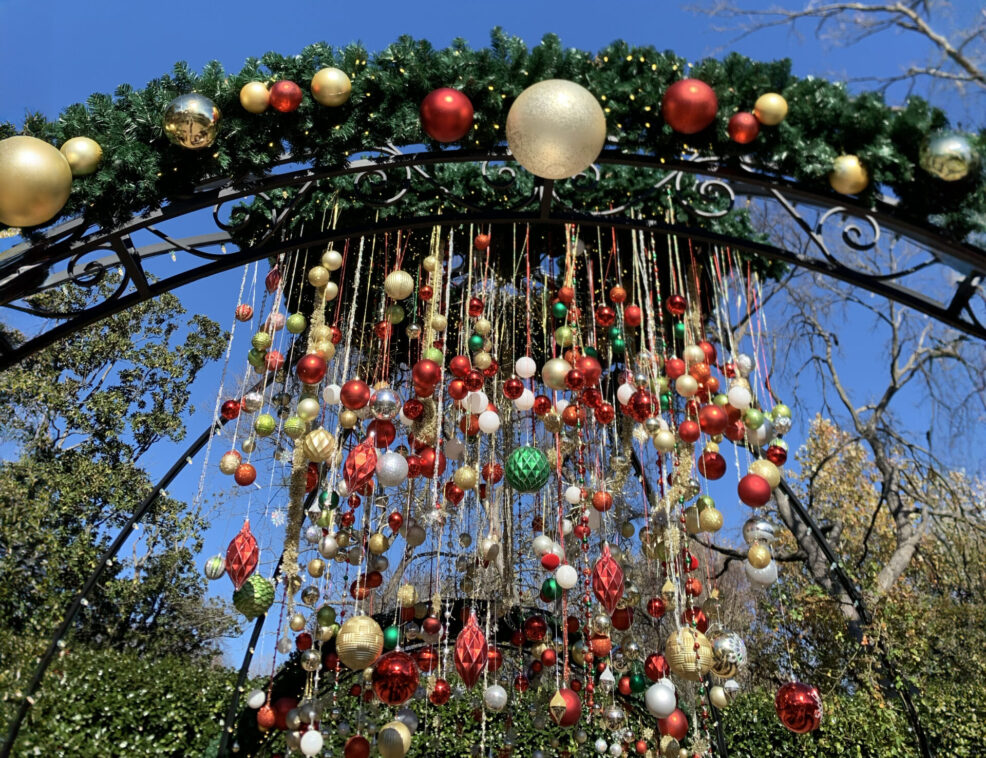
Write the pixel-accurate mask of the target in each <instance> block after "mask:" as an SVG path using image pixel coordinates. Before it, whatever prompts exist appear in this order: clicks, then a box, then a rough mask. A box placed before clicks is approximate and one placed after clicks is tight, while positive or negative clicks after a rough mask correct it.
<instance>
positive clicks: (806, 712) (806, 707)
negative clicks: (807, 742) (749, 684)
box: [774, 682, 822, 734]
mask: <svg viewBox="0 0 986 758" xmlns="http://www.w3.org/2000/svg"><path fill="white" fill-rule="evenodd" d="M774 710H776V711H777V717H778V718H779V719H780V720H781V723H782V724H783V725H784V726H786V727H787V728H788V729H790V730H791V731H792V732H794V733H795V734H806V733H807V732H811V731H814V730H815V729H818V727H819V725H820V724H821V723H822V696H821V695H820V694H819V693H818V690H817V689H815V688H814V687H812V686H811V685H810V684H802V683H801V682H788V683H787V684H785V685H783V686H782V687H781V688H780V689H779V690H777V697H775V698H774Z"/></svg>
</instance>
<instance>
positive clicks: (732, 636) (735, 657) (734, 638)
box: [712, 632, 747, 679]
mask: <svg viewBox="0 0 986 758" xmlns="http://www.w3.org/2000/svg"><path fill="white" fill-rule="evenodd" d="M746 661H747V657H746V643H745V642H743V638H742V637H740V636H739V635H738V634H736V633H735V632H726V633H724V634H720V635H718V636H717V637H715V638H714V639H713V640H712V673H713V674H715V675H716V676H718V677H720V678H722V679H732V678H733V677H735V676H736V675H737V674H738V673H739V672H740V670H741V669H742V668H743V667H744V666H745V665H746Z"/></svg>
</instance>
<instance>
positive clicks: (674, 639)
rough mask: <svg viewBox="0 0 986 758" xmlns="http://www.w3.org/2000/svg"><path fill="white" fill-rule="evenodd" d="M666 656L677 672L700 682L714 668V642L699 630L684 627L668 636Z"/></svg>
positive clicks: (669, 664) (681, 675) (665, 649)
mask: <svg viewBox="0 0 986 758" xmlns="http://www.w3.org/2000/svg"><path fill="white" fill-rule="evenodd" d="M696 644H697V645H698V649H697V650H696V649H695V646H696ZM664 657H665V658H666V659H667V661H668V666H670V667H671V671H673V672H674V673H675V674H677V675H678V676H680V677H682V678H683V679H690V680H691V681H693V682H698V681H701V679H702V677H703V676H705V675H706V674H707V673H708V672H709V671H710V670H711V669H712V663H713V657H712V644H711V643H710V642H709V640H708V638H707V637H706V636H705V635H704V634H702V633H701V632H699V631H698V630H694V629H688V628H682V629H679V630H678V631H677V632H675V633H673V634H672V635H671V636H670V637H668V641H667V644H666V645H665V646H664Z"/></svg>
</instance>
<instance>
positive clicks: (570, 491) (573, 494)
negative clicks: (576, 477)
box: [565, 484, 582, 505]
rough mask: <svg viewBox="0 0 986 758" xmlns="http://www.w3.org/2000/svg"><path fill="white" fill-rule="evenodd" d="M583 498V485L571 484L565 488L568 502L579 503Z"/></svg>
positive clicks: (571, 503) (570, 503)
mask: <svg viewBox="0 0 986 758" xmlns="http://www.w3.org/2000/svg"><path fill="white" fill-rule="evenodd" d="M581 500H582V488H581V487H579V486H577V485H574V484H570V485H569V486H568V487H566V488H565V502H566V503H568V504H569V505H578V503H579V502H580V501H581Z"/></svg>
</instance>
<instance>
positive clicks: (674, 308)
mask: <svg viewBox="0 0 986 758" xmlns="http://www.w3.org/2000/svg"><path fill="white" fill-rule="evenodd" d="M664 307H665V308H667V309H668V313H670V314H671V315H672V316H684V315H685V308H687V307H688V304H687V303H686V302H685V298H684V297H682V296H681V295H669V296H668V299H667V300H665V301H664Z"/></svg>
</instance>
